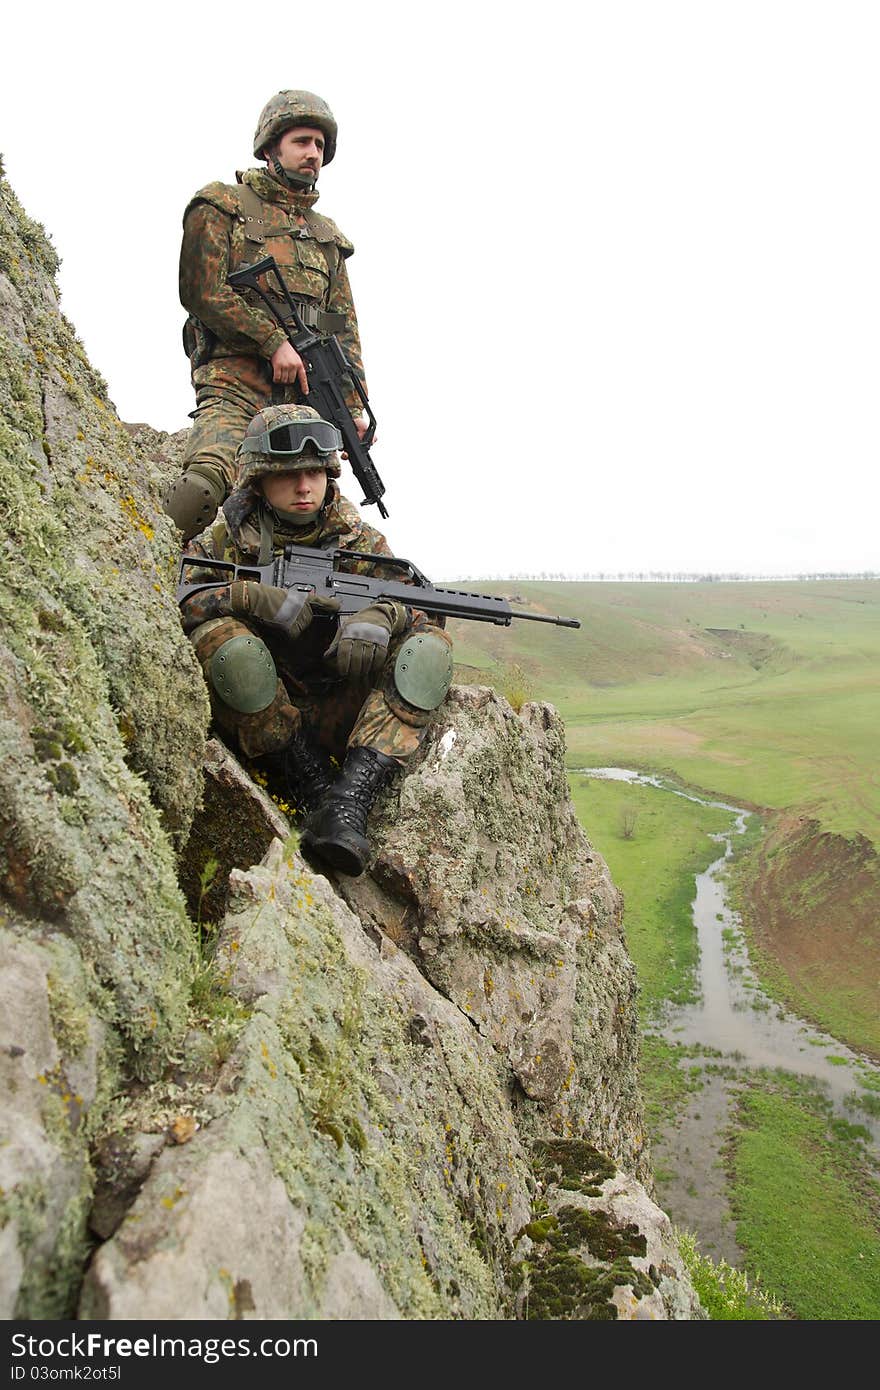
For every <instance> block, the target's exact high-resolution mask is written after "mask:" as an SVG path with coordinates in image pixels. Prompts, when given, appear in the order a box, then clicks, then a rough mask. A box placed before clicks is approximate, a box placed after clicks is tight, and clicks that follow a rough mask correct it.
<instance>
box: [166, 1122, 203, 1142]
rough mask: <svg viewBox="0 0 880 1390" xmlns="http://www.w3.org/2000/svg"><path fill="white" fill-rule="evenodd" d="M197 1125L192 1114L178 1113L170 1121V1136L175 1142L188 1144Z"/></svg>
mask: <svg viewBox="0 0 880 1390" xmlns="http://www.w3.org/2000/svg"><path fill="white" fill-rule="evenodd" d="M198 1127H199V1126H198V1122H197V1120H196V1118H195V1116H194V1115H178V1116H177V1119H176V1120H173V1121H172V1123H171V1138H172V1139H173V1140H174V1142H175V1144H188V1143H189V1141H190V1139H192V1137H193V1135H194V1134H195V1132H196V1130H197V1129H198Z"/></svg>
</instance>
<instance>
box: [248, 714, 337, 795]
mask: <svg viewBox="0 0 880 1390" xmlns="http://www.w3.org/2000/svg"><path fill="white" fill-rule="evenodd" d="M261 762H262V764H263V766H264V767H265V769H266V772H267V773H268V774H269V779H270V782H271V783H274V787H273V790H275V789H276V788H277V793H276V794H278V795H280V796H282V797H283V798H284V800H285V801H287V802H288V803H289V804H290V805H291V806H292V807H293V808H294V810H296V811H297V812H298V813H299V814H300V815H308V814H309V812H310V811H313V810H314V809H315V807H316V806H318V805H319V804H320V802H321V800H322V799H323V797H324V796H325V795H326V793H327V792H329V791H330V789H331V787H332V786H333V781H334V778H335V776H336V769H335V768H334V766H333V764H332V763H331V761H330V758H329V755H328V754H327V753H325V752H324V750H323V748H319V747H318V745H317V744H316V743H313V742H312V740H311V739H310V738H309V737H308V736H307V735H306V734H304V733H303V732H302V730H300V731H299V732H298V733H295V734H294V736H293V738H292V739H291V740H290V742H289V743H288V744H286V745H285V746H284V748H281V749H279V751H278V752H277V753H268V754H266V755H265V756H264V757H263V758H262V759H261Z"/></svg>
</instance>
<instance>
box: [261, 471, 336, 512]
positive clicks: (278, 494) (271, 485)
mask: <svg viewBox="0 0 880 1390" xmlns="http://www.w3.org/2000/svg"><path fill="white" fill-rule="evenodd" d="M262 488H263V496H264V497H265V499H266V501H267V502H268V503H269V506H270V507H274V508H275V509H276V511H279V512H303V513H308V512H316V511H317V510H318V508H319V507H320V505H321V503H322V502H323V501H324V494H325V493H326V491H327V470H326V468H299V469H297V471H296V472H295V473H267V474H265V476H264V477H263V479H262Z"/></svg>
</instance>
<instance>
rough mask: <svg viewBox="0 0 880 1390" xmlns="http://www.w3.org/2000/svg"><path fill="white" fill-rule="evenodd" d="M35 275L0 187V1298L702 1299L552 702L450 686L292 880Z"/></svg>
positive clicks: (138, 459) (580, 1313)
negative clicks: (405, 759)
mask: <svg viewBox="0 0 880 1390" xmlns="http://www.w3.org/2000/svg"><path fill="white" fill-rule="evenodd" d="M56 267H57V258H56V256H55V253H54V251H53V249H52V247H51V245H50V243H49V242H48V240H47V238H46V237H45V234H44V233H43V232H42V230H41V229H40V228H39V227H37V226H36V225H35V224H34V223H32V222H31V221H30V220H29V219H28V218H27V217H26V216H25V214H24V212H23V211H22V209H21V208H20V206H19V205H18V203H17V202H16V200H15V198H14V196H13V194H12V192H11V190H10V189H9V188H8V186H7V185H6V183H5V182H3V181H2V179H0V511H2V516H3V533H2V534H3V539H2V545H0V619H2V630H0V836H2V841H0V1084H2V1087H3V1093H4V1105H3V1120H2V1124H3V1132H2V1135H0V1189H2V1194H0V1255H2V1259H0V1315H3V1316H5V1317H7V1318H67V1317H75V1316H77V1315H78V1316H79V1317H81V1318H89V1319H121V1318H151V1319H156V1320H161V1319H166V1318H167V1319H180V1318H185V1319H190V1318H192V1319H217V1320H224V1319H282V1318H284V1319H287V1318H293V1319H297V1318H348V1319H351V1318H370V1319H386V1318H471V1319H474V1318H479V1319H486V1318H513V1317H535V1316H542V1317H544V1316H546V1317H562V1318H568V1317H594V1316H598V1317H610V1316H615V1317H628V1316H637V1317H642V1316H656V1317H662V1316H666V1317H683V1318H688V1317H695V1316H699V1306H698V1304H697V1303H696V1301H695V1299H694V1297H693V1293H692V1290H691V1288H690V1284H689V1281H688V1280H687V1276H686V1275H685V1274H684V1272H683V1270H682V1269H680V1267H679V1266H678V1265H677V1264H676V1259H675V1256H674V1251H673V1249H672V1245H671V1242H670V1238H669V1232H668V1222H667V1223H666V1224H665V1225H664V1222H665V1217H664V1216H663V1213H661V1212H659V1210H658V1209H657V1208H656V1207H655V1206H654V1204H653V1203H652V1201H651V1199H650V1196H649V1195H648V1192H647V1191H646V1190H645V1188H644V1186H642V1185H641V1184H640V1182H639V1179H643V1180H644V1181H645V1182H648V1183H649V1182H650V1168H649V1163H648V1157H647V1152H646V1148H645V1143H644V1137H643V1134H642V1118H641V1101H640V1097H639V1089H638V1081H637V1074H636V1057H637V1028H636V1015H635V1007H634V997H635V980H634V973H633V968H632V964H631V962H630V960H629V957H628V956H627V953H626V949H625V944H624V940H623V936H622V933H621V924H620V915H621V905H620V898H619V895H618V894H617V892H616V890H615V888H614V885H613V884H612V882H611V880H610V878H609V876H608V872H607V869H606V867H605V865H604V864H603V862H602V861H601V859H600V858H599V856H597V855H596V854H595V853H594V852H593V850H592V849H591V847H590V845H589V843H588V841H587V839H586V838H585V836H584V834H583V832H582V831H581V829H580V827H579V825H578V823H577V820H576V817H575V815H574V812H573V809H572V806H571V801H570V798H569V793H568V787H567V783H566V777H565V767H564V730H563V727H562V724H561V721H560V720H559V718H558V716H557V715H556V713H555V711H553V710H552V709H551V708H550V707H549V706H546V705H539V704H533V705H527V706H525V707H524V709H523V710H522V711H521V712H520V713H519V714H516V713H514V711H513V710H512V709H511V708H510V706H509V705H508V704H507V703H506V702H505V701H504V700H502V699H500V698H499V697H498V696H496V695H495V694H494V693H493V692H491V691H489V690H484V689H481V688H469V687H456V688H454V689H453V690H452V691H451V692H450V696H449V699H448V702H447V704H446V705H445V706H444V708H443V710H442V711H441V712H440V714H439V716H438V718H437V721H436V723H435V725H434V727H433V728H432V730H431V732H430V735H429V737H428V739H427V740H426V742H425V745H424V747H423V749H422V750H421V752H420V754H419V755H418V757H417V759H415V760H414V763H413V765H412V767H411V768H409V769H408V772H407V776H406V777H402V778H398V779H397V781H396V782H395V783H394V784H393V785H392V786H391V787H390V788H389V789H388V790H387V791H386V792H385V793H383V796H382V799H381V801H380V803H379V804H378V805H377V807H376V811H375V814H374V816H373V818H372V825H371V834H372V837H373V841H374V844H375V847H376V856H375V863H374V864H373V866H372V868H371V871H370V872H369V873H368V874H366V875H364V877H363V878H362V879H359V880H353V879H345V878H342V877H337V876H333V875H325V874H324V873H322V872H318V871H317V869H316V867H315V866H312V865H309V864H308V863H306V862H305V861H304V860H303V859H302V858H301V857H300V855H299V852H298V848H297V846H298V840H297V836H296V834H295V830H292V829H291V826H290V824H289V822H288V820H287V819H286V817H285V815H284V814H283V811H282V809H280V808H279V807H277V806H276V805H274V803H273V802H272V801H271V800H270V799H269V798H268V797H267V796H266V795H265V793H264V792H263V791H261V790H260V789H259V788H257V787H256V786H255V785H254V783H253V782H252V780H251V779H250V777H249V776H248V775H247V772H246V771H245V769H243V768H242V767H241V766H240V765H239V763H238V762H237V760H236V759H235V758H234V757H233V756H232V754H231V753H230V752H229V751H228V750H226V749H224V748H223V747H222V746H221V745H219V744H217V743H213V742H212V743H211V744H210V746H208V745H206V734H207V728H208V717H209V710H208V701H207V698H206V694H205V689H204V682H203V679H202V675H201V671H200V670H199V667H198V664H197V662H196V660H195V658H194V655H193V652H192V649H191V647H190V644H189V643H188V642H187V641H186V639H185V638H184V636H183V634H182V631H181V628H180V623H179V617H178V612H177V608H176V605H175V602H174V589H175V586H176V577H177V575H176V571H177V539H176V537H175V534H174V532H173V530H172V528H171V525H170V523H169V522H168V520H167V518H165V516H164V515H163V513H162V509H161V504H160V493H161V489H162V485H163V483H164V482H166V481H167V480H168V478H169V477H170V476H173V474H174V473H175V472H176V470H177V468H178V467H179V456H180V451H181V447H182V444H183V438H184V436H183V433H181V435H177V436H167V435H162V434H160V433H159V432H157V431H154V430H151V429H150V427H149V426H147V425H137V426H123V425H122V424H121V423H120V422H119V420H118V419H117V418H116V415H115V412H114V410H113V408H112V405H111V403H110V401H109V400H108V398H107V392H106V388H105V386H104V383H103V381H102V380H101V378H100V377H99V376H98V375H97V373H96V372H95V371H94V369H93V368H92V367H91V366H90V364H89V363H88V361H87V359H86V357H85V354H84V353H83V350H82V347H81V346H80V344H79V343H78V341H77V339H76V337H75V335H74V333H73V330H72V329H71V327H70V325H69V324H68V323H67V322H66V320H65V319H64V318H63V316H62V315H61V314H60V312H59V308H58V302H57V292H56V289H55V286H54V280H53V277H54V273H55V269H56ZM203 792H204V796H203ZM560 1285H563V1286H565V1288H566V1289H567V1290H568V1293H567V1294H566V1295H565V1297H561V1295H560V1293H559V1289H560ZM590 1290H591V1291H592V1293H591V1296H590V1297H587V1292H588V1291H590Z"/></svg>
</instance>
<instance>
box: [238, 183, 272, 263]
mask: <svg viewBox="0 0 880 1390" xmlns="http://www.w3.org/2000/svg"><path fill="white" fill-rule="evenodd" d="M237 192H238V196H239V199H240V202H241V215H242V217H243V218H244V234H245V238H246V240H247V241H251V242H254V243H255V245H256V247H257V248H262V247H263V245H264V243H265V241H266V233H265V231H264V230H263V228H264V221H265V219H264V218H263V200H262V198H261V197H260V195H259V193H256V192H255V191H254V189H252V188H251V186H250V184H247V183H240V184H239V185H238V188H237Z"/></svg>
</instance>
